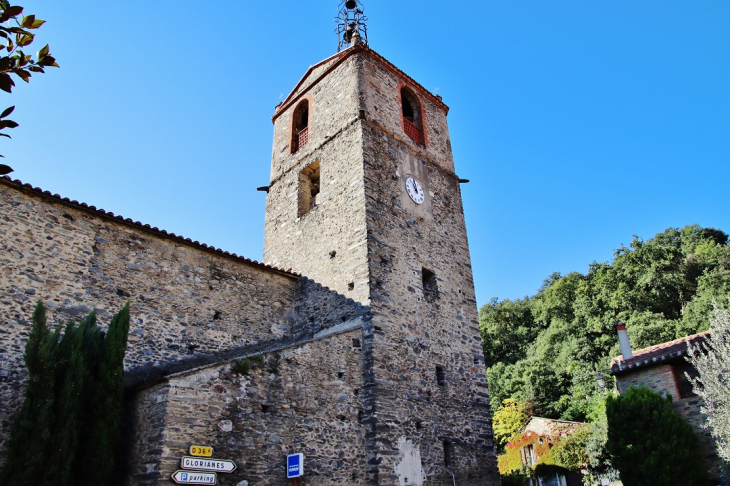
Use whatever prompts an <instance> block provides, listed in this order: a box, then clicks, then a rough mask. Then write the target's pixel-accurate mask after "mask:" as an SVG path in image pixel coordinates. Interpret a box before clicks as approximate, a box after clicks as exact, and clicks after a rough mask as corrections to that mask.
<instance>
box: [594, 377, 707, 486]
mask: <svg viewBox="0 0 730 486" xmlns="http://www.w3.org/2000/svg"><path fill="white" fill-rule="evenodd" d="M606 416H607V418H608V442H607V443H606V448H607V449H608V452H609V453H610V454H611V456H612V459H611V463H612V464H613V465H614V467H616V469H618V471H619V473H620V475H621V481H622V482H623V484H624V486H674V485H677V484H681V485H684V486H704V485H705V484H707V478H706V476H705V472H704V469H703V467H702V457H701V455H700V453H699V449H698V443H697V436H696V435H695V434H694V432H693V431H692V427H691V426H690V425H689V424H688V423H687V422H686V421H685V420H684V419H683V418H682V417H680V416H679V415H677V414H676V413H675V412H674V410H672V398H671V396H667V397H666V398H663V397H662V396H661V395H659V394H658V393H656V392H653V391H651V390H649V389H648V388H644V387H641V388H631V389H629V391H627V392H626V393H625V394H623V395H619V396H615V397H614V396H609V397H608V399H607V401H606Z"/></svg>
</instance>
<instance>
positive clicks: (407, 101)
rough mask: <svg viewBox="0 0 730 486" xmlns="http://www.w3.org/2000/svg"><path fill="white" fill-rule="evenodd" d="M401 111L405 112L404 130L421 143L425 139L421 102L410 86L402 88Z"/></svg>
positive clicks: (412, 138)
mask: <svg viewBox="0 0 730 486" xmlns="http://www.w3.org/2000/svg"><path fill="white" fill-rule="evenodd" d="M400 99H401V112H402V114H403V131H404V132H406V135H408V136H409V137H410V138H411V140H413V141H414V142H416V143H418V144H421V143H422V140H423V121H422V120H421V103H420V102H419V101H418V98H417V97H416V95H415V94H413V92H412V91H410V90H409V89H408V88H403V89H401V90H400Z"/></svg>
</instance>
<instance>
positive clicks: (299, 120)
mask: <svg viewBox="0 0 730 486" xmlns="http://www.w3.org/2000/svg"><path fill="white" fill-rule="evenodd" d="M293 117H294V123H293V124H292V142H291V147H292V150H291V153H295V152H297V151H299V149H300V148H302V147H303V146H304V145H305V144H306V143H307V142H308V141H309V101H308V100H306V99H305V100H302V102H301V103H299V104H298V105H297V107H296V109H295V110H294V114H293Z"/></svg>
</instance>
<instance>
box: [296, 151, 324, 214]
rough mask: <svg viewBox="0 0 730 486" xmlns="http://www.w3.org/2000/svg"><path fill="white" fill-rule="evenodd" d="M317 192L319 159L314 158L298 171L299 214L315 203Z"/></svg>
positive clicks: (307, 210)
mask: <svg viewBox="0 0 730 486" xmlns="http://www.w3.org/2000/svg"><path fill="white" fill-rule="evenodd" d="M318 194H319V161H318V160H315V161H314V162H312V163H311V164H309V165H308V166H306V167H305V168H304V169H302V171H301V172H300V173H299V216H300V217H301V216H304V215H305V214H307V213H308V212H309V211H311V210H312V209H313V208H314V207H315V206H316V205H317V195H318Z"/></svg>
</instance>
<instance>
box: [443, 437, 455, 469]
mask: <svg viewBox="0 0 730 486" xmlns="http://www.w3.org/2000/svg"><path fill="white" fill-rule="evenodd" d="M453 463H454V444H453V443H451V442H450V441H448V440H445V441H444V464H445V465H446V467H451V466H452V465H453Z"/></svg>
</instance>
